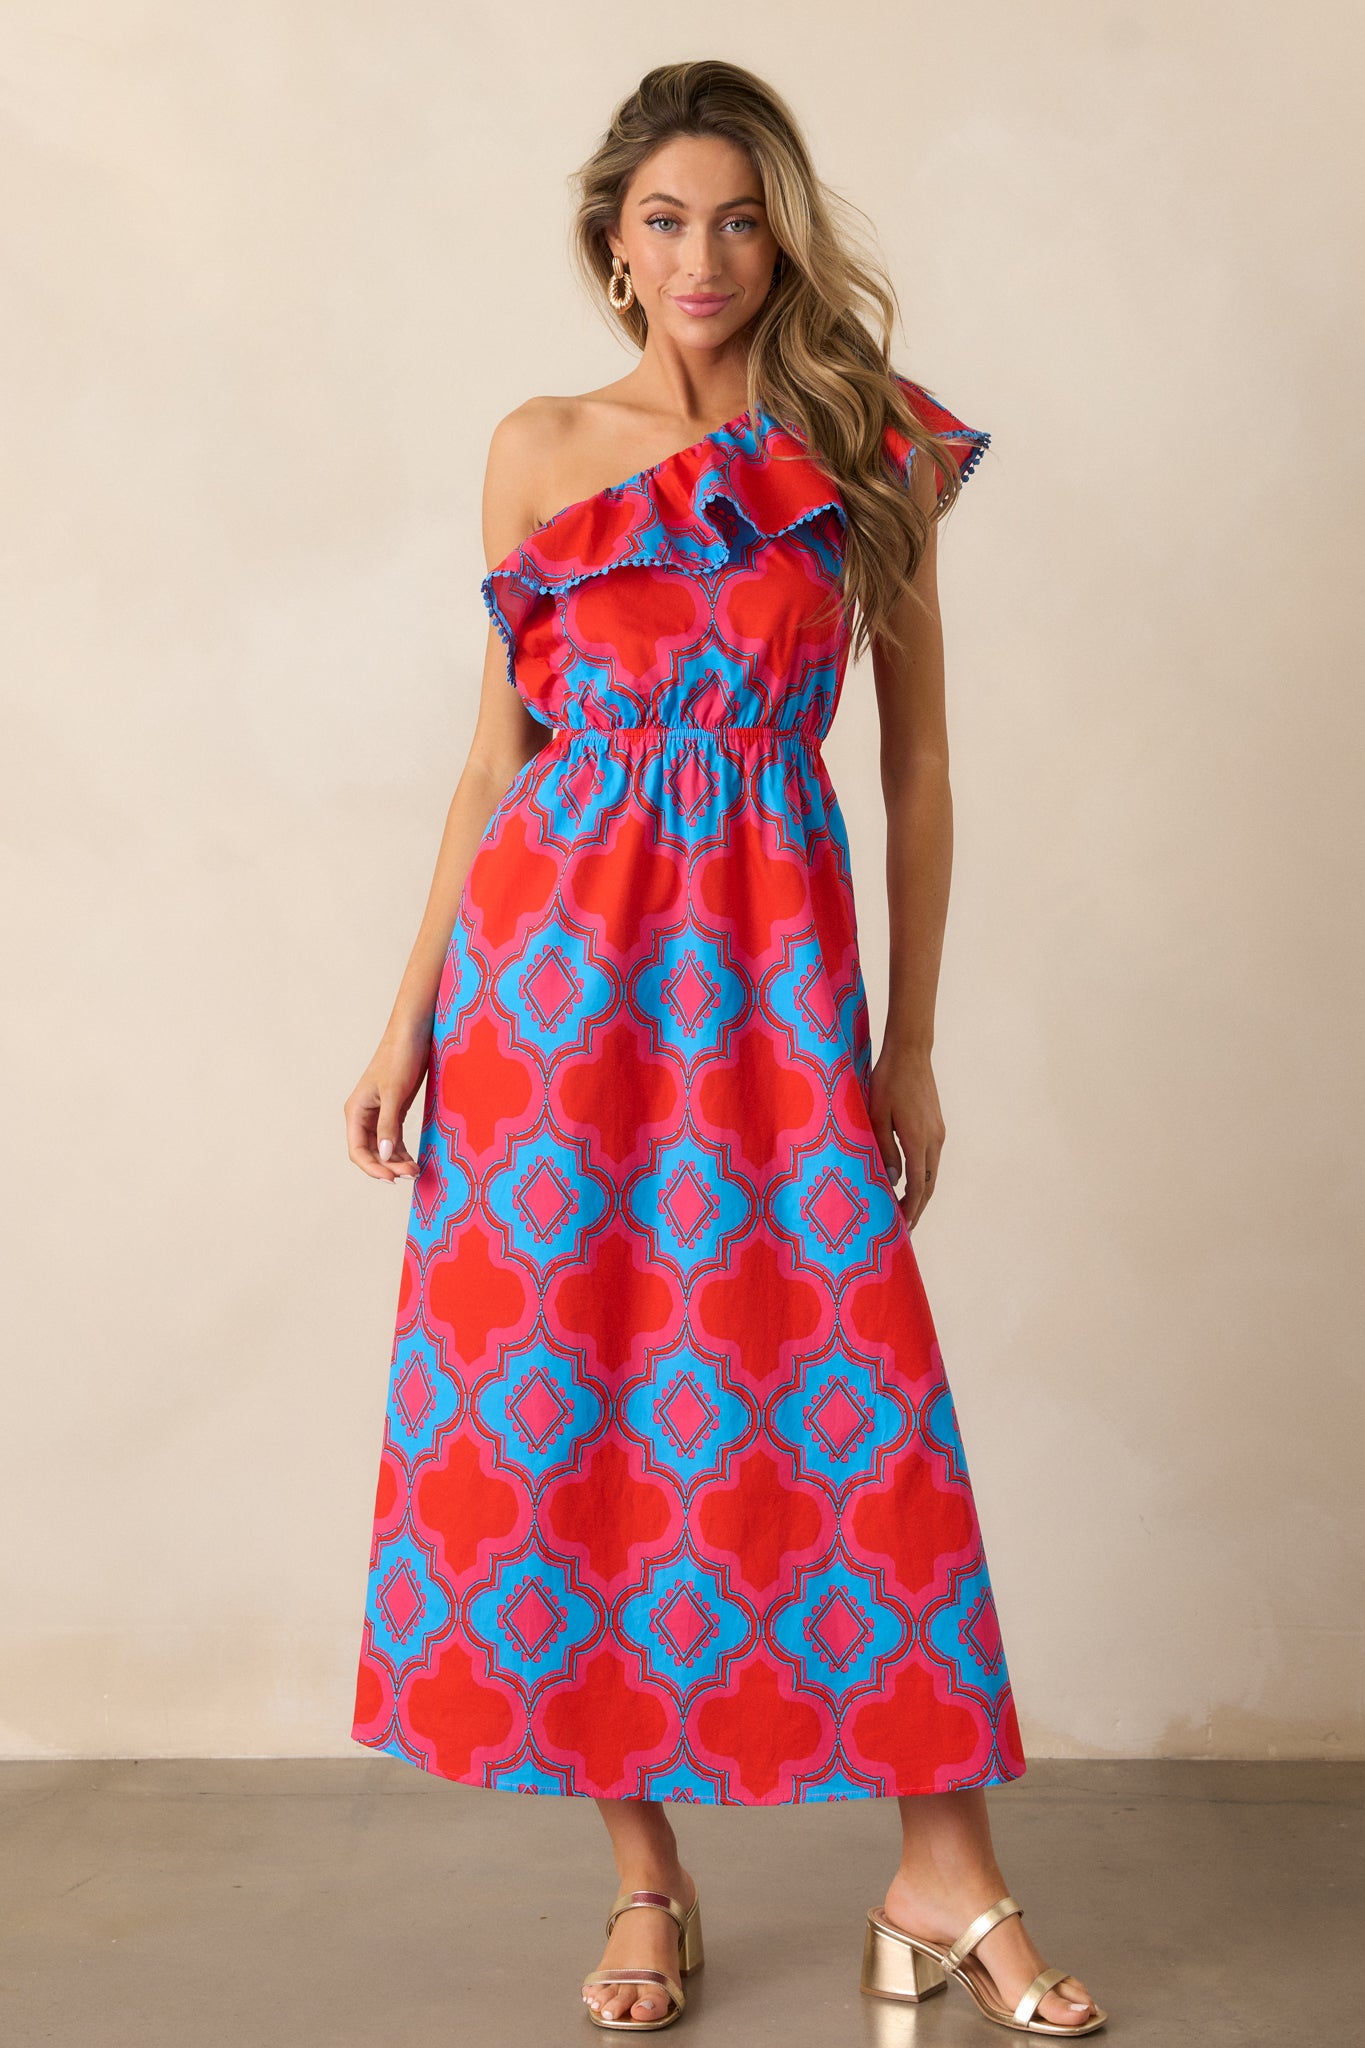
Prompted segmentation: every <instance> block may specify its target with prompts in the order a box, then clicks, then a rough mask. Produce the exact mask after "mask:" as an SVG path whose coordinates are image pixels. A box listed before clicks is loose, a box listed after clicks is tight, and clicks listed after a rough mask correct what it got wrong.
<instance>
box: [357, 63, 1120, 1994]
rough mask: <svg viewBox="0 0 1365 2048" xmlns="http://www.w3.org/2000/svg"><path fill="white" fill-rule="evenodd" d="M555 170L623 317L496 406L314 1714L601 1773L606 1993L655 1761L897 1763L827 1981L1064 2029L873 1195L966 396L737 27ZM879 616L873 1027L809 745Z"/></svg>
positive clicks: (924, 1097)
mask: <svg viewBox="0 0 1365 2048" xmlns="http://www.w3.org/2000/svg"><path fill="white" fill-rule="evenodd" d="M578 184H579V207H578V215H577V244H576V246H577V254H578V256H579V258H580V259H581V265H582V269H583V271H584V274H585V276H586V277H587V279H588V280H589V281H590V283H591V285H592V288H593V290H594V291H595V292H599V293H600V294H601V296H602V303H603V306H604V308H606V309H609V314H608V317H610V318H611V319H613V320H615V321H617V322H619V325H620V327H621V330H622V331H623V333H624V334H625V336H626V337H627V338H628V339H629V341H630V342H631V343H632V344H633V345H634V347H635V348H636V349H637V350H638V351H639V360H638V362H637V363H636V364H635V366H634V367H633V368H632V369H631V370H630V371H629V373H628V374H627V375H626V376H625V377H623V378H621V379H619V380H618V381H616V382H614V383H611V384H608V385H606V386H604V387H603V388H602V389H600V390H597V391H593V392H590V393H587V394H585V395H584V396H582V397H575V398H537V399H532V400H529V401H528V402H527V403H526V404H524V405H522V406H520V407H519V408H518V409H517V410H516V411H515V412H513V413H511V414H510V415H509V416H508V417H507V418H506V419H504V420H503V421H502V422H501V423H500V425H499V426H498V428H497V430H496V432H495V433H494V436H493V442H492V447H491V450H490V455H489V461H488V471H487V480H486V485H485V497H484V529H485V543H486V548H487V558H488V573H487V575H486V577H485V578H484V581H483V585H482V588H483V595H484V598H485V600H486V603H487V608H488V612H489V615H490V629H489V642H488V652H487V659H486V663H485V669H484V677H483V691H482V697H481V701H480V707H479V715H478V721H477V724H476V727H475V732H474V738H473V742H472V745H471V748H470V753H469V758H468V761H467V764H466V766H465V769H464V772H463V774H462V775H461V777H460V781H459V785H458V787H457V789H456V792H455V797H454V801H453V803H452V805H451V808H450V814H449V819H448V822H447V826H446V830H445V835H444V839H443V841H442V845H441V849H440V854H439V857H438V860H437V864H436V873H435V878H434V881H433V884H432V888H431V894H430V899H429V902H428V904H427V909H426V914H425V916H424V918H423V920H422V924H421V929H420V931H419V934H418V937H417V941H416V944H415V946H414V948H413V951H412V956H411V959H410V962H409V964H408V967H407V970H406V972H405V974H404V976H403V979H402V984H401V987H400V989H399V992H398V997H397V1001H396V1003H395V1005H394V1009H393V1014H392V1017H391V1019H390V1022H389V1025H388V1027H387V1029H386V1030H385V1032H384V1036H383V1039H382V1042H381V1044H380V1047H379V1049H378V1051H377V1052H376V1054H375V1056H374V1058H373V1060H372V1061H371V1062H370V1064H369V1066H368V1068H367V1069H366V1071H365V1073H364V1075H363V1076H362V1078H361V1080H360V1082H359V1084H358V1085H357V1087H356V1089H355V1091H354V1092H353V1094H352V1095H351V1097H350V1099H349V1101H348V1103H347V1105H346V1112H347V1125H348V1134H349V1145H350V1155H351V1157H352V1159H353V1160H354V1161H355V1163H356V1164H357V1165H358V1166H359V1167H360V1168H361V1169H362V1171H363V1172H365V1173H367V1174H369V1175H370V1176H371V1177H373V1178H375V1179H378V1180H384V1181H393V1180H400V1179H407V1180H409V1181H411V1182H412V1208H411V1215H410V1223H409V1232H408V1242H407V1253H406V1261H405V1266H404V1278H403V1287H402V1294H401V1301H400V1307H399V1312H398V1323H397V1330H396V1334H395V1341H394V1348H393V1355H392V1361H391V1373H390V1385H389V1400H388V1412H387V1417H386V1427H385V1437H384V1445H383V1452H382V1458H381V1468H380V1476H379V1486H378V1493H377V1498H376V1504H375V1517H374V1547H373V1554H372V1564H371V1570H370V1578H369V1588H368V1592H369V1598H368V1605H367V1612H366V1618H365V1625H364V1642H363V1647H362V1651H361V1657H360V1668H359V1673H358V1682H357V1689H356V1705H355V1719H354V1726H353V1734H354V1736H355V1739H356V1740H357V1741H359V1742H363V1743H366V1744H369V1745H370V1746H371V1747H373V1748H375V1749H379V1750H384V1751H387V1752H388V1753H389V1754H390V1755H393V1756H398V1757H403V1758H405V1759H407V1760H408V1761H409V1762H411V1763H412V1764H414V1765H415V1766H417V1767H418V1768H419V1769H422V1770H428V1771H434V1772H437V1773H438V1774H440V1775H442V1776H444V1777H447V1778H451V1779H454V1780H457V1781H459V1782H462V1783H465V1784H474V1785H481V1786H488V1787H495V1788H502V1789H514V1790H519V1791H527V1792H537V1793H542V1794H544V1793H558V1794H578V1795H582V1796H587V1797H591V1798H593V1799H595V1800H596V1801H597V1803H598V1806H599V1809H600V1811H601V1813H602V1817H603V1819H604V1821H605V1823H606V1827H607V1832H608V1835H609V1838H610V1844H611V1849H612V1853H613V1856H614V1859H615V1865H616V1873H617V1879H618V1896H617V1898H616V1900H615V1902H614V1904H613V1905H612V1907H611V1910H610V1913H609V1916H608V1922H607V1943H606V1949H605V1953H604V1954H603V1956H602V1958H601V1961H600V1963H599V1965H598V1966H597V1967H596V1968H595V1969H593V1970H591V1971H589V1973H588V1975H587V1977H586V1979H585V1982H584V1986H583V1998H584V2001H585V2004H586V2008H587V2013H588V2016H589V2018H590V2019H591V2020H592V2021H593V2022H594V2024H595V2025H597V2026H598V2027H601V2028H610V2029H613V2030H618V2029H619V2030H631V2031H638V2030H644V2029H655V2028H659V2027H663V2026H665V2025H669V2024H671V2023H672V2022H674V2021H676V2020H677V2019H678V2018H679V2017H680V2015H681V2014H682V2012H683V2010H684V2006H685V1991H684V1985H683V1978H684V1977H685V1976H686V1975H687V1974H688V1973H689V1972H690V1971H692V1970H694V1969H695V1968H696V1967H697V1966H698V1965H699V1964H700V1963H701V1960H702V1939H701V1917H700V1904H699V1899H698V1888H697V1883H696V1880H695V1879H694V1877H693V1875H692V1874H691V1873H690V1872H689V1871H688V1870H687V1869H685V1868H684V1866H683V1864H682V1861H681V1859H680V1851H679V1846H678V1842H677V1840H676V1837H675V1835H674V1831H673V1827H672V1825H671V1823H670V1820H669V1818H668V1812H667V1808H668V1805H669V1803H670V1802H672V1801H699V1802H702V1803H712V1804H724V1805H734V1806H759V1805H769V1804H773V1803H776V1802H779V1801H783V1802H800V1801H820V1800H826V1799H850V1798H892V1797H894V1798H896V1799H897V1800H898V1801H899V1809H900V1818H901V1822H902V1847H901V1853H900V1859H899V1864H898V1867H897V1868H896V1869H895V1870H894V1873H893V1874H892V1876H891V1878H890V1882H889V1886H888V1889H887V1892H886V1896H885V1899H884V1900H883V1901H882V1903H881V1904H880V1905H879V1906H877V1907H875V1908H873V1909H872V1910H871V1911H870V1912H869V1914H868V1917H867V1923H866V1928H865V1932H864V1953H863V1976H862V1988H863V1989H864V1990H865V1991H867V1992H868V1993H870V1994H872V1995H875V1996H881V1997H887V1998H900V1999H907V2000H915V1999H919V1998H922V1997H925V1996H927V1995H929V1994H930V1993H932V1992H934V1991H936V1990H939V1989H941V1988H942V1987H943V1986H944V1985H945V1983H946V1982H947V1981H948V1979H949V1978H951V1979H953V1980H954V1981H955V1982H956V1983H958V1984H959V1985H960V1986H962V1987H963V1989H965V1990H966V1991H967V1992H968V1993H969V1994H970V1996H971V1997H972V1998H973V2000H974V2001H975V2003H976V2006H977V2008H978V2009H979V2011H980V2012H981V2013H982V2014H983V2015H984V2016H986V2017H987V2018H989V2019H992V2020H995V2021H997V2022H999V2023H1000V2024H1001V2025H1004V2026H1008V2027H1012V2028H1015V2029H1018V2030H1021V2031H1024V2032H1032V2033H1040V2034H1049V2035H1058V2034H1084V2033H1089V2032H1092V2031H1094V2029H1096V2028H1097V2027H1099V2026H1100V2025H1102V2024H1103V2021H1104V2017H1105V2015H1104V2014H1103V2013H1102V2012H1101V2011H1100V2010H1099V2008H1098V2007H1097V2006H1096V2005H1095V2003H1094V2001H1093V2000H1092V1999H1091V1998H1090V1996H1089V1994H1088V1992H1087V1991H1086V1989H1085V1987H1084V1985H1083V1984H1081V1983H1080V1981H1079V1980H1078V1979H1077V1978H1075V1977H1072V1976H1067V1975H1065V1974H1064V1973H1063V1972H1062V1970H1060V1969H1059V1968H1047V1967H1045V1964H1044V1958H1043V1956H1042V1955H1041V1954H1040V1952H1039V1950H1038V1949H1037V1948H1036V1947H1035V1946H1034V1943H1033V1941H1032V1939H1031V1937H1030V1935H1029V1932H1028V1930H1027V1928H1026V1927H1025V1925H1024V1924H1023V1922H1022V1920H1021V1918H1020V1909H1019V1907H1018V1905H1017V1904H1016V1902H1015V1901H1014V1900H1013V1899H1011V1898H1010V1897H1009V1896H1008V1893H1007V1890H1006V1885H1005V1880H1004V1876H1003V1874H1002V1872H1001V1870H1000V1868H999V1866H998V1864H997V1862H996V1859H995V1854H994V1851H993V1848H992V1845H991V1835H990V1828H989V1824H988V1819H987V1812H986V1803H985V1789H984V1788H985V1787H987V1786H990V1785H999V1784H1003V1783H1005V1782H1007V1781H1008V1780H1010V1779H1012V1778H1015V1777H1017V1776H1018V1775H1019V1774H1020V1773H1021V1772H1022V1771H1023V1769H1024V1758H1023V1754H1022V1751H1021V1747H1020V1741H1019V1729H1018V1723H1017V1719H1016V1715H1015V1707H1014V1702H1013V1698H1012V1696H1011V1692H1010V1686H1009V1679H1008V1675H1007V1670H1006V1664H1005V1657H1004V1649H1003V1645H1002V1641H1001V1636H1000V1629H999V1624H998V1621H997V1618H996V1613H995V1608H994V1604H993V1601H992V1596H991V1586H990V1579H989V1575H988V1571H987V1565H986V1559H985V1556H984V1553H983V1550H982V1545H981V1536H980V1529H979V1526H978V1522H977V1516H976V1510H975V1506H974V1502H973V1496H972V1489H971V1484H970V1480H969V1477H968V1472H967V1465H966V1460H965V1457H964V1454H963V1448H962V1442H961V1437H960V1434H959V1431H958V1425H957V1418H956V1415H955V1412H954V1407H953V1400H952V1395H951V1391H950V1389H949V1385H948V1381H947V1378H946V1376H945V1372H944V1365H943V1360H942V1357H941V1354H940V1351H939V1346H938V1343H937V1341H936V1337H935V1332H934V1325H933V1321H932V1318H931V1315H930V1311H929V1307H928V1304H927V1301H926V1299H925V1294H924V1289H923V1286H922V1283H921V1280H920V1275H919V1271H918V1268H917V1265H916V1261H915V1255H914V1252H913V1249H912V1246H911V1235H910V1234H911V1231H912V1229H913V1227H914V1225H915V1224H916V1223H917V1222H918V1220H919V1218H920V1216H921V1215H922V1214H923V1212H924V1207H925V1204H926V1202H927V1201H928V1200H929V1198H930V1195H931V1194H932V1191H933V1188H934V1186H935V1184H936V1179H937V1175H938V1170H939V1159H940V1154H941V1149H942V1145H943V1140H944V1127H943V1119H942V1116H941V1114H940V1108H939V1101H938V1095H937V1091H936V1088H935V1084H934V1075H933V1069H932V1065H931V1061H930V1048H931V1045H932V1042H933V1021H934V1003H935V992H936V986H937V979H938V969H939V956H940V947H941V942H942V935H943V926H944V919H945V915H946V906H947V897H948V877H949V865H950V849H951V806H950V796H949V786H948V773H947V743H946V737H945V712H944V688H943V653H942V644H941V633H940V626H939V616H938V609H937V603H936V597H935V541H936V534H937V526H938V522H939V520H940V519H941V517H942V515H943V513H944V512H945V511H946V510H947V509H948V507H949V506H950V505H952V503H953V502H954V500H955V498H956V496H957V494H958V491H959V490H960V488H961V486H962V483H963V481H964V480H965V479H966V477H968V476H969V475H970V474H971V472H972V470H973V469H974V467H975V466H976V464H977V462H978V461H979V459H980V457H981V455H982V453H983V451H984V450H985V448H986V445H987V441H988V436H987V435H986V434H985V433H984V432H982V431H980V430H976V429H973V428H970V427H968V426H966V425H965V424H964V422H963V421H962V420H960V419H958V418H957V417H955V415H953V414H952V413H951V412H949V411H948V409H947V408H946V406H945V405H944V404H943V403H942V402H941V401H940V400H938V399H937V398H936V397H934V396H932V395H931V393H930V392H929V391H928V390H926V389H925V387H924V386H923V385H921V384H919V383H917V382H915V381H913V380H912V379H911V378H909V377H908V376H907V375H905V374H903V373H902V372H901V371H899V370H898V369H896V368H894V367H893V366H892V364H891V362H890V360H889V355H888V346H889V336H890V332H891V321H892V314H893V311H894V303H895V302H894V299H893V297H892V294H891V292H890V289H889V287H888V286H887V284H886V283H885V281H884V280H883V279H882V278H881V277H880V276H879V275H878V274H877V273H876V272H875V270H874V269H873V268H871V267H870V266H869V264H868V263H867V262H866V261H865V260H864V259H861V258H859V257H856V256H855V255H854V254H853V253H851V250H850V247H849V246H848V244H847V242H846V240H845V238H844V237H843V236H842V235H841V233H840V230H839V227H838V224H837V215H836V208H835V204H834V201H833V199H832V197H831V195H830V194H829V193H828V191H827V190H826V189H825V188H824V187H823V186H822V185H821V183H820V181H819V180H818V179H817V177H816V175H815V172H814V170H813V168H812V165H811V162H810V158H809V155H808V152H807V150H806V146H805V144H804V142H803V140H802V138H801V135H800V133H799V131H798V129H797V126H796V123H795V121H794V120H793V118H792V115H791V113H790V112H789V111H788V109H787V108H786V107H785V105H784V104H783V102H782V101H781V99H780V98H779V97H778V96H777V94H776V93H774V92H773V91H772V90H771V88H770V87H768V86H767V85H766V84H764V83H763V82H762V81H761V80H760V79H758V78H756V77H754V76H753V75H752V74H751V73H749V72H747V71H744V70H741V69H739V68H738V67H736V66H734V65H730V64H725V63H690V64H675V65H665V66H662V67H660V68H659V69H657V70H654V71H651V72H650V73H649V74H648V75H647V76H646V77H645V78H644V79H643V80H642V81H641V83H640V85H639V86H638V87H637V89H636V90H635V91H634V92H633V93H631V95H630V96H629V97H628V98H627V99H626V100H625V101H624V102H623V103H622V105H621V106H619V107H618V108H617V109H616V112H615V113H614V115H613V116H612V119H611V123H610V126H609V128H608V131H607V133H606V135H605V136H604V138H603V140H602V142H601V144H600V146H599V147H598V148H597V149H596V150H595V151H594V153H593V155H592V157H591V159H590V160H589V162H588V163H587V164H586V166H585V167H584V168H583V170H582V171H581V173H580V175H579V181H578ZM864 649H869V650H870V651H871V655H872V668H873V677H874V683H875V688H876V693H877V700H878V705H879V709H880V715H881V726H882V750H881V768H882V787H883V790H884V793H885V798H886V805H887V832H888V860H887V880H888V910H889V918H890V942H891V983H890V1001H889V1007H888V1014H887V1018H886V1023H885V1029H884V1032H883V1036H882V1042H881V1046H880V1049H879V1051H878V1052H877V1055H876V1057H875V1059H874V1058H873V1054H872V1048H871V1042H870V1032H869V1020H868V1014H867V1004H866V997H865V992H864V987H863V980H862V974H861V970H860V966H859V958H858V945H857V930H856V922H855V914H854V903H853V895H852V888H851V879H850V863H849V851H848V841H847V835H846V830H845V826H844V821H843V818H842V815H841V812H840V808H839V803H838V800H837V798H836V795H835V792H834V790H833V787H832V786H831V783H830V779H829V776H828V773H827V771H826V768H825V764H824V761H823V758H822V755H821V751H820V747H821V741H822V740H823V738H824V736H825V735H826V733H827V732H828V730H829V727H830V724H831V721H832V720H833V717H834V714H835V710H836V707H837V704H838V701H839V696H840V691H841V688H842V684H843V679H844V675H845V671H846V667H847V664H848V661H849V659H850V656H851V654H853V653H856V652H860V651H862V650H864ZM423 1082H425V1100H424V1109H423V1115H422V1127H421V1137H420V1142H419V1145H418V1148H417V1153H416V1156H415V1157H414V1156H413V1155H412V1154H411V1153H410V1152H409V1150H408V1149H407V1146H406V1144H405V1141H404V1136H403V1123H404V1117H405V1114H406V1112H407V1111H408V1109H409V1107H410V1105H411V1104H412V1102H413V1101H414V1099H415V1097H416V1095H417V1092H418V1089H419V1088H420V1087H421V1086H422V1085H423ZM902 1182H903V1185H901V1184H902ZM898 1187H899V1188H900V1192H899V1194H898V1193H897V1189H898Z"/></svg>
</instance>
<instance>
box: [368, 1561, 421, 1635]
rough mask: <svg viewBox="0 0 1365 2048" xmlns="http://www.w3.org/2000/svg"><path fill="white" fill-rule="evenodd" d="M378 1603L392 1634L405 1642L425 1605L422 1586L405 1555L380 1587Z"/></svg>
mask: <svg viewBox="0 0 1365 2048" xmlns="http://www.w3.org/2000/svg"><path fill="white" fill-rule="evenodd" d="M378 1605H379V1610H380V1613H381V1614H382V1615H383V1617H384V1619H385V1621H387V1623H388V1624H389V1629H390V1632H391V1634H392V1635H393V1636H394V1638H395V1639H396V1640H397V1641H398V1642H400V1643H401V1642H403V1641H404V1640H405V1638H406V1637H407V1636H408V1635H410V1634H411V1632H412V1625H413V1623H414V1622H415V1621H416V1619H417V1617H418V1615H419V1614H420V1613H421V1612H422V1608H423V1606H424V1605H425V1602H424V1601H423V1599H422V1588H421V1587H420V1586H419V1585H418V1583H417V1578H416V1575H415V1573H414V1572H413V1569H412V1566H411V1565H410V1564H409V1563H408V1560H407V1559H406V1558H405V1557H403V1558H400V1559H399V1560H398V1563H397V1564H396V1565H395V1566H394V1568H393V1570H392V1571H391V1572H390V1573H389V1576H388V1577H387V1579H385V1581H384V1583H383V1585H382V1586H381V1587H380V1589H379V1594H378Z"/></svg>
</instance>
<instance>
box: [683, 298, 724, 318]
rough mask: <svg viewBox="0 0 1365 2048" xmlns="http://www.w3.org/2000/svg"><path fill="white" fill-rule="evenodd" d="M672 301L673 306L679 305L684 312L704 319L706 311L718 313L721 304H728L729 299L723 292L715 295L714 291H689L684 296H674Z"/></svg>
mask: <svg viewBox="0 0 1365 2048" xmlns="http://www.w3.org/2000/svg"><path fill="white" fill-rule="evenodd" d="M673 303H674V305H675V306H681V307H682V309H683V311H684V313H691V314H694V315H695V316H696V317H697V318H698V319H702V320H704V319H705V318H706V316H707V314H708V313H719V311H720V309H721V307H722V306H728V305H729V303H730V300H729V297H728V295H726V294H724V293H722V294H720V295H717V294H716V293H714V292H689V293H688V294H687V295H686V296H684V297H678V298H675V299H674V301H673Z"/></svg>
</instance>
